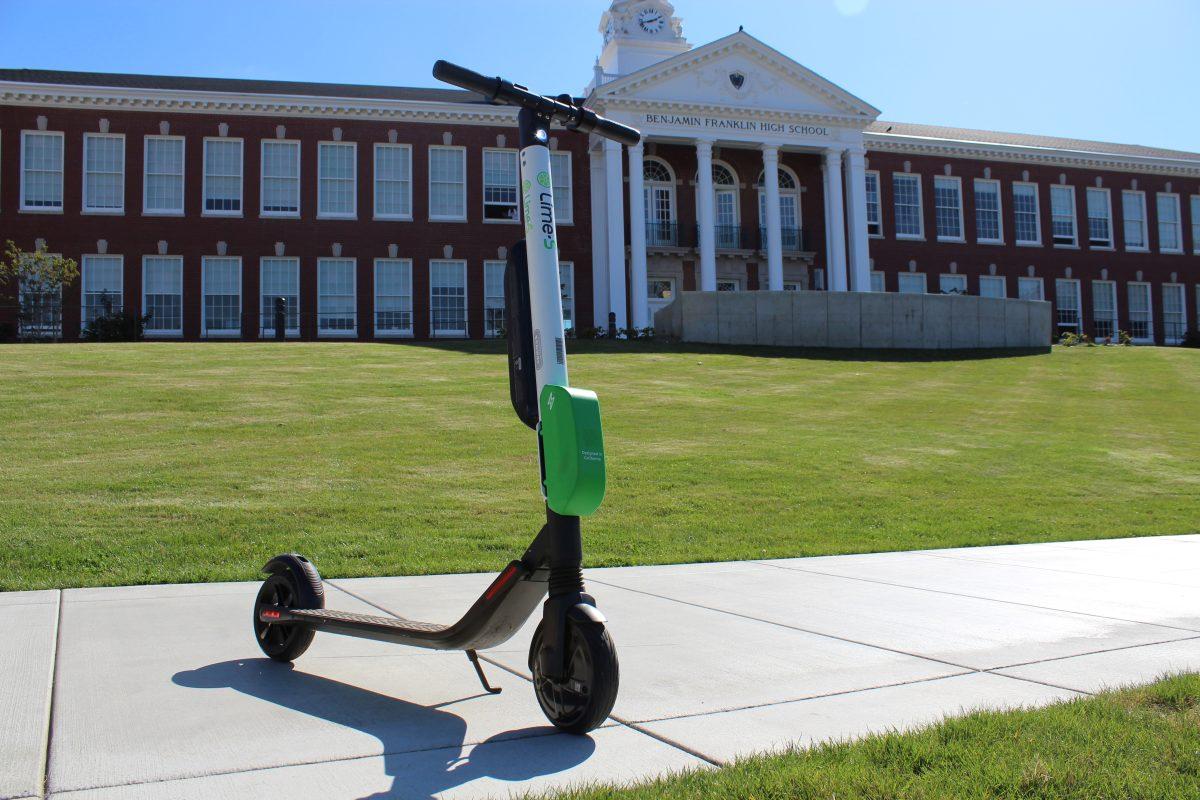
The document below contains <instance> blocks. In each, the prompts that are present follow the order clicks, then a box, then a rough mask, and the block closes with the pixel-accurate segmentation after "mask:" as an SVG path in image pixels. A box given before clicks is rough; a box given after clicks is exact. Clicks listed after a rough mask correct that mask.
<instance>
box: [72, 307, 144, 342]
mask: <svg viewBox="0 0 1200 800" xmlns="http://www.w3.org/2000/svg"><path fill="white" fill-rule="evenodd" d="M150 317H151V315H150V314H147V315H145V316H144V317H143V316H138V315H137V314H134V313H133V312H132V311H113V310H112V308H111V307H110V308H108V309H106V310H105V312H104V313H103V314H101V315H100V316H98V317H96V318H95V319H93V320H92V321H91V322H89V323H88V324H87V327H85V328H84V329H83V338H84V339H85V340H86V341H89V342H136V341H140V340H141V339H142V337H143V335H144V334H145V332H146V323H147V322H149V321H150Z"/></svg>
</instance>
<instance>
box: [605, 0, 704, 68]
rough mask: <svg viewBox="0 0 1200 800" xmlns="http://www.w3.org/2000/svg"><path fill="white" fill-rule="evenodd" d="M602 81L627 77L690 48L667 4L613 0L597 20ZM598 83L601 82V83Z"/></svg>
mask: <svg viewBox="0 0 1200 800" xmlns="http://www.w3.org/2000/svg"><path fill="white" fill-rule="evenodd" d="M600 34H601V35H602V36H603V37H604V50H603V51H602V52H601V53H600V58H599V60H598V66H599V70H600V72H602V75H603V81H609V80H612V79H613V78H617V77H620V76H622V75H628V74H629V73H631V72H636V71H637V70H639V69H643V68H645V67H648V66H650V65H651V64H656V63H658V62H659V61H663V60H664V59H667V58H670V57H671V56H675V55H678V54H679V53H682V52H684V51H686V50H689V49H690V48H691V45H690V44H688V42H687V39H684V38H683V21H682V20H681V19H680V18H679V17H677V16H675V7H674V6H673V5H671V3H670V2H668V0H615V2H614V3H613V4H612V5H611V6H610V7H609V9H608V10H607V11H605V12H604V15H603V16H602V17H601V18H600ZM603 81H602V82H603Z"/></svg>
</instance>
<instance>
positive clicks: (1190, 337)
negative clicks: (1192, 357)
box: [1179, 331, 1200, 347]
mask: <svg viewBox="0 0 1200 800" xmlns="http://www.w3.org/2000/svg"><path fill="white" fill-rule="evenodd" d="M1179 346H1180V347H1200V331H1188V332H1186V333H1185V334H1183V339H1182V340H1180V342H1179Z"/></svg>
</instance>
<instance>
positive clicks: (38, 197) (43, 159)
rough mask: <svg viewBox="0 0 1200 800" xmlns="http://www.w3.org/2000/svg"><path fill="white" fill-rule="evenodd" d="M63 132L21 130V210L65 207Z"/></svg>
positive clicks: (60, 210) (53, 210)
mask: <svg viewBox="0 0 1200 800" xmlns="http://www.w3.org/2000/svg"><path fill="white" fill-rule="evenodd" d="M63 138H64V137H63V134H61V133H46V132H44V131H22V132H21V210H22V211H49V212H53V213H56V214H61V213H62V210H63Z"/></svg>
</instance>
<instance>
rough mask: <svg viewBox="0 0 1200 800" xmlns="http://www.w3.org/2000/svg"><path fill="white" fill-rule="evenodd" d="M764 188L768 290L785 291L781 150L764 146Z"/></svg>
mask: <svg viewBox="0 0 1200 800" xmlns="http://www.w3.org/2000/svg"><path fill="white" fill-rule="evenodd" d="M762 153H763V188H764V189H766V192H767V218H766V220H765V221H764V222H763V224H764V227H766V229H767V288H768V289H770V290H771V291H772V292H782V291H783V238H782V235H783V232H782V231H781V230H780V222H779V148H778V147H776V146H775V145H768V144H764V145H763V148H762Z"/></svg>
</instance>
